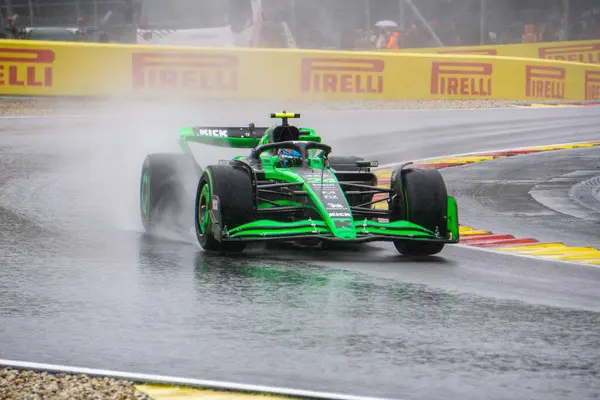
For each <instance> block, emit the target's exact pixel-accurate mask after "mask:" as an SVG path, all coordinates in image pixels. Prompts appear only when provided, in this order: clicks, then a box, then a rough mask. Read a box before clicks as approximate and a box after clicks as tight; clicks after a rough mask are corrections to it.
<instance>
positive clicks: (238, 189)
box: [194, 165, 254, 252]
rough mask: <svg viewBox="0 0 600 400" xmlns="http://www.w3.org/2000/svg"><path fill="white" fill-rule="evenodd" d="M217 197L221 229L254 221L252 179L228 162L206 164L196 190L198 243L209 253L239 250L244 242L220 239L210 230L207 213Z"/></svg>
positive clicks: (210, 225)
mask: <svg viewBox="0 0 600 400" xmlns="http://www.w3.org/2000/svg"><path fill="white" fill-rule="evenodd" d="M215 196H216V197H218V199H219V202H218V204H219V205H218V207H219V210H218V211H219V212H220V215H221V219H222V222H221V228H224V227H229V228H232V227H235V226H239V225H242V224H245V223H248V222H251V221H252V220H253V216H254V212H253V211H254V210H253V203H252V181H251V180H250V176H248V174H247V173H246V172H245V171H243V170H240V169H236V168H233V167H232V166H230V165H211V166H209V167H206V169H205V170H204V173H203V174H202V177H201V178H200V182H199V183H198V188H197V191H196V202H195V204H196V206H195V218H194V220H195V225H196V237H197V238H198V242H199V243H200V246H202V248H203V249H204V250H205V251H210V252H241V251H243V250H244V249H245V248H246V243H244V242H222V241H220V240H219V239H218V238H217V237H215V235H214V232H213V230H212V229H211V227H212V224H213V221H212V219H211V215H210V213H209V211H210V210H212V207H213V206H214V202H213V201H212V200H213V198H214V197H215Z"/></svg>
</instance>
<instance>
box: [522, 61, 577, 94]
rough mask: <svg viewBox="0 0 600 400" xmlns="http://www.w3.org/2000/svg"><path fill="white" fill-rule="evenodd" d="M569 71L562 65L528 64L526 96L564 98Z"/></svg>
mask: <svg viewBox="0 0 600 400" xmlns="http://www.w3.org/2000/svg"><path fill="white" fill-rule="evenodd" d="M566 77H567V71H566V70H565V69H564V68H560V67H546V66H537V65H527V66H526V67H525V81H526V87H525V96H527V97H534V98H542V99H564V98H565V79H566Z"/></svg>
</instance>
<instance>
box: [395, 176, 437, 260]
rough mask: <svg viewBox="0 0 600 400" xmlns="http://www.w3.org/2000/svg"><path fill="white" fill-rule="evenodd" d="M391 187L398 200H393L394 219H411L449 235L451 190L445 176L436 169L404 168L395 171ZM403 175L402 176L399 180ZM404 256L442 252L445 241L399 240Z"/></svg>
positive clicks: (399, 247)
mask: <svg viewBox="0 0 600 400" xmlns="http://www.w3.org/2000/svg"><path fill="white" fill-rule="evenodd" d="M394 175H395V179H393V180H392V182H391V183H390V188H391V189H392V190H393V194H394V195H396V197H395V199H394V200H393V201H392V202H391V203H390V206H389V207H390V211H391V217H390V221H397V220H408V221H410V222H413V223H415V224H417V225H420V226H422V227H424V228H426V229H429V230H431V231H434V232H435V231H436V230H437V231H438V232H439V234H440V235H441V236H445V235H447V234H448V226H447V219H446V217H447V212H448V191H447V189H446V184H445V182H444V178H443V177H442V175H441V174H440V172H439V171H437V170H435V169H404V170H403V169H401V168H398V169H396V170H395V171H394ZM399 178H400V179H399ZM394 246H395V247H396V249H397V250H398V252H400V253H401V254H403V255H411V256H428V255H434V254H437V253H439V252H440V251H442V249H443V248H444V243H439V242H426V241H416V240H395V241H394Z"/></svg>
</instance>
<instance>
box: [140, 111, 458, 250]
mask: <svg viewBox="0 0 600 400" xmlns="http://www.w3.org/2000/svg"><path fill="white" fill-rule="evenodd" d="M271 117H272V118H278V119H282V123H281V124H278V125H275V126H272V127H269V128H258V127H256V126H254V125H253V124H250V125H249V126H248V127H245V128H239V127H238V128H201V127H190V128H183V129H181V131H180V135H179V141H180V145H181V148H182V150H183V153H182V154H151V155H149V156H148V157H147V158H146V160H145V162H144V166H143V170H142V183H141V202H140V204H141V214H142V221H143V222H144V227H145V228H146V230H147V231H149V232H151V231H153V229H154V228H155V226H156V224H157V223H158V222H159V221H164V220H165V219H170V218H173V215H177V216H179V217H181V218H183V219H182V221H191V219H192V218H193V220H194V226H195V232H196V236H197V238H198V241H199V242H200V245H201V246H202V248H203V249H204V250H206V251H215V252H239V251H242V250H243V249H244V248H245V247H246V245H247V244H248V243H250V242H262V241H293V242H306V243H309V244H310V243H314V244H320V243H327V242H343V243H353V242H372V241H391V242H393V243H394V245H395V247H396V249H398V251H399V252H400V253H402V254H405V255H433V254H437V253H439V252H440V251H441V250H442V248H443V247H444V245H445V244H447V243H458V240H459V230H458V225H459V224H458V211H457V204H456V201H455V199H454V198H453V197H451V196H448V194H447V190H446V185H445V183H444V180H443V178H442V176H441V174H440V173H439V172H438V171H437V170H435V169H419V168H411V163H405V164H403V165H399V166H397V167H396V168H395V169H394V171H393V173H392V176H391V179H390V185H389V187H379V186H378V179H377V176H376V175H375V173H374V172H373V171H372V169H373V168H376V167H377V166H378V163H377V162H376V161H366V160H364V159H362V158H360V157H339V156H332V155H331V152H332V148H331V147H330V146H328V145H327V144H324V143H322V140H321V137H320V136H318V135H317V134H316V132H315V130H314V129H309V128H297V127H295V126H293V125H290V124H289V122H288V120H289V119H291V118H298V117H300V115H299V114H291V113H286V112H284V113H276V114H271ZM191 143H201V144H205V145H213V146H220V147H231V148H246V149H250V153H249V154H248V155H245V156H237V157H234V158H233V159H230V160H223V161H219V163H218V164H215V165H209V166H206V167H204V168H203V167H201V166H200V165H199V164H198V163H197V162H196V160H195V158H194V156H193V154H192V151H191V148H190V144H191ZM281 149H285V150H288V151H290V150H295V151H296V152H297V153H295V154H299V155H300V157H293V158H283V157H282V156H281V155H280V152H279V150H281ZM382 194H383V196H382ZM376 195H378V198H374V197H375V196H376ZM380 202H385V203H387V207H385V208H383V209H377V208H374V205H375V204H377V203H380ZM169 213H170V214H169ZM165 215H169V217H165Z"/></svg>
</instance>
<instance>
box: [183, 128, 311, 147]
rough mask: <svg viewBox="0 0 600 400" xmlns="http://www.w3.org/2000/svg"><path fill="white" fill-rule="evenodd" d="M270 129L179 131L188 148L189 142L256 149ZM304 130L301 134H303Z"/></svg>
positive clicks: (308, 139) (305, 138)
mask: <svg viewBox="0 0 600 400" xmlns="http://www.w3.org/2000/svg"><path fill="white" fill-rule="evenodd" d="M268 129H269V128H266V127H256V126H254V124H250V125H248V126H247V127H208V126H202V127H201V126H194V127H187V128H182V129H181V130H180V131H179V140H180V144H181V145H182V146H185V147H187V144H188V143H189V142H194V143H202V144H206V145H210V146H218V147H231V148H244V149H254V148H255V147H256V146H258V144H259V143H260V141H261V139H262V138H263V136H264V135H265V133H266V132H267V130H268ZM302 131H303V130H302V129H300V132H301V133H302ZM305 132H306V136H305V135H300V140H306V141H311V142H320V141H321V138H320V137H318V136H315V135H311V134H310V132H309V131H305Z"/></svg>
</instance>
